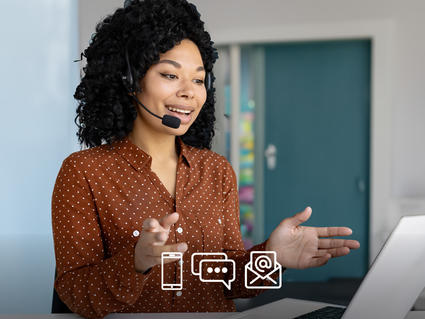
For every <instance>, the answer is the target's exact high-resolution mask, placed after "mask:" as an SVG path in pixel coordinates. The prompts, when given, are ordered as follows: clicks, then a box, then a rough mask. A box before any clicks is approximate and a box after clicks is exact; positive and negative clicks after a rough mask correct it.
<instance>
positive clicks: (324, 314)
mask: <svg viewBox="0 0 425 319" xmlns="http://www.w3.org/2000/svg"><path fill="white" fill-rule="evenodd" d="M344 311H345V308H338V307H324V308H320V309H318V310H316V311H312V312H309V313H306V314H305V315H302V316H299V317H296V318H294V319H339V318H341V317H342V315H343V314H344Z"/></svg>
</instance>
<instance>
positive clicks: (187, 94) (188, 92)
mask: <svg viewBox="0 0 425 319" xmlns="http://www.w3.org/2000/svg"><path fill="white" fill-rule="evenodd" d="M194 85H195V84H194V83H193V82H192V81H190V80H184V81H182V84H181V86H180V88H179V90H178V91H177V96H178V97H184V98H187V99H193V97H194V96H195V90H194V89H193V86H194Z"/></svg>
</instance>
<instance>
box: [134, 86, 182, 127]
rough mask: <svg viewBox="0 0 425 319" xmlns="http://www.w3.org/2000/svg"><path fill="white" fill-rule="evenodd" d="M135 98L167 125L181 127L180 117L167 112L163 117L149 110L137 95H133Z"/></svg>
mask: <svg viewBox="0 0 425 319" xmlns="http://www.w3.org/2000/svg"><path fill="white" fill-rule="evenodd" d="M131 96H132V97H133V98H134V100H135V101H136V102H137V103H138V104H140V105H141V106H142V107H143V108H144V109H145V110H146V111H148V112H149V114H152V115H153V116H155V117H157V118H159V119H160V120H162V124H164V125H165V126H168V127H171V128H179V127H180V119H179V118H178V117H175V116H171V115H168V114H165V115H164V116H163V117H161V116H159V115H157V114H155V113H153V112H151V111H149V109H148V108H147V107H146V106H144V105H143V103H142V102H140V101H139V99H138V98H137V97H136V96H135V95H133V94H132V95H131Z"/></svg>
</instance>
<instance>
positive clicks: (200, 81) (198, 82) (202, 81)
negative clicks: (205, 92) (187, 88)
mask: <svg viewBox="0 0 425 319" xmlns="http://www.w3.org/2000/svg"><path fill="white" fill-rule="evenodd" d="M194 81H195V83H196V84H199V85H202V84H204V80H200V79H195V80H194Z"/></svg>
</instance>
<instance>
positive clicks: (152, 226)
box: [142, 218, 160, 232]
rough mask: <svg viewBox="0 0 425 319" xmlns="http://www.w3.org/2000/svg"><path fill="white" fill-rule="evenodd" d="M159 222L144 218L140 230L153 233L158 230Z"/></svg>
mask: <svg viewBox="0 0 425 319" xmlns="http://www.w3.org/2000/svg"><path fill="white" fill-rule="evenodd" d="M159 226H160V225H159V222H158V221H157V220H156V219H155V218H146V219H145V220H144V221H143V225H142V230H143V231H146V232H153V231H157V230H158V229H159Z"/></svg>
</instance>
